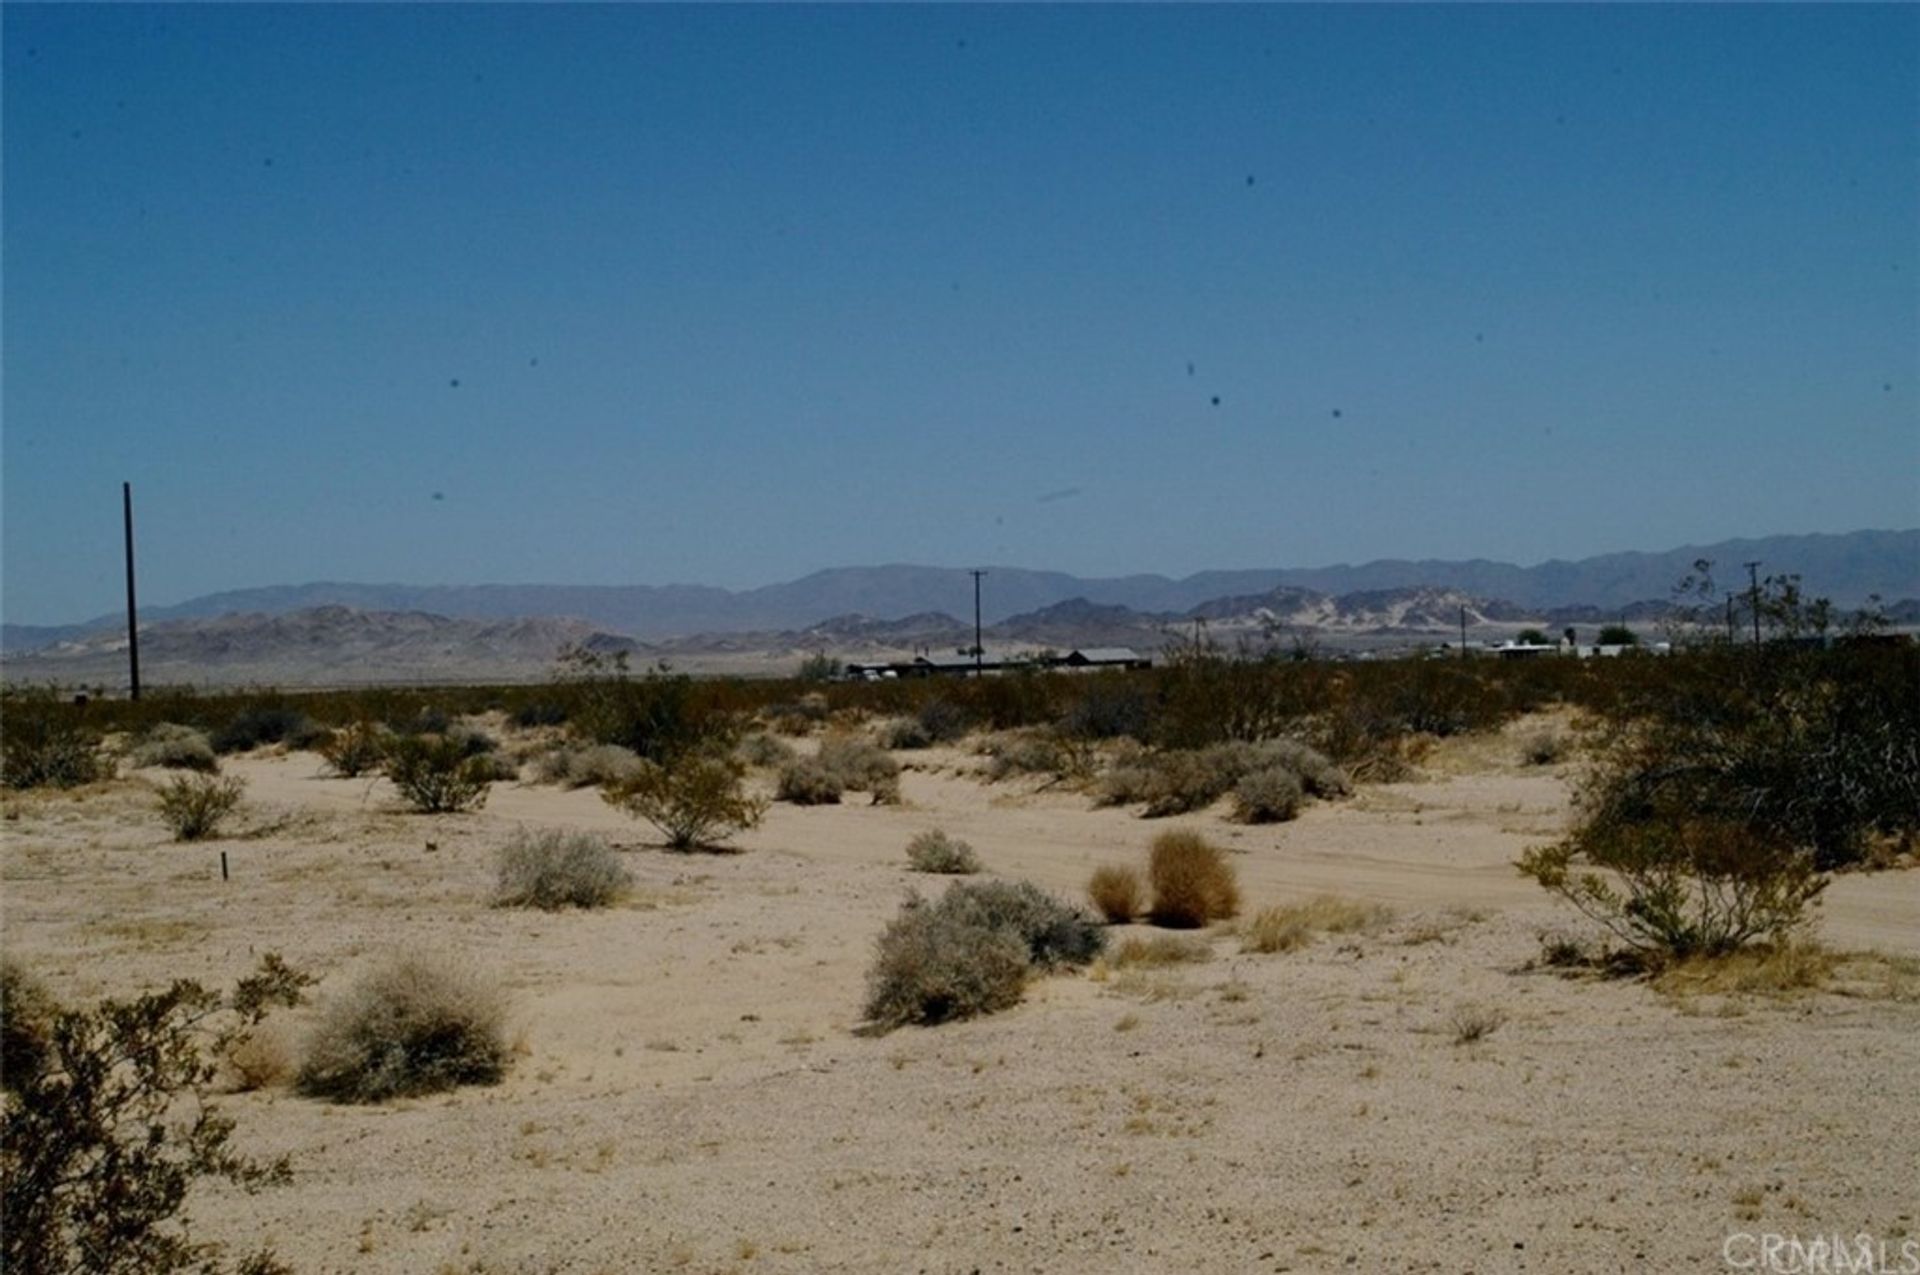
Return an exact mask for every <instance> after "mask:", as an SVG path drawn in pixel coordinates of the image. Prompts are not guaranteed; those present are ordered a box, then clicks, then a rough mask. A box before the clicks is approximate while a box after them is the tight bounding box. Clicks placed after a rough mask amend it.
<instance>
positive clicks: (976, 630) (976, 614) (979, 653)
mask: <svg viewBox="0 0 1920 1275" xmlns="http://www.w3.org/2000/svg"><path fill="white" fill-rule="evenodd" d="M985 574H987V573H986V572H984V571H979V570H976V571H974V572H973V672H974V675H975V676H978V675H979V674H980V673H981V672H982V666H981V659H982V657H983V655H984V648H983V647H981V645H980V577H981V576H983V575H985Z"/></svg>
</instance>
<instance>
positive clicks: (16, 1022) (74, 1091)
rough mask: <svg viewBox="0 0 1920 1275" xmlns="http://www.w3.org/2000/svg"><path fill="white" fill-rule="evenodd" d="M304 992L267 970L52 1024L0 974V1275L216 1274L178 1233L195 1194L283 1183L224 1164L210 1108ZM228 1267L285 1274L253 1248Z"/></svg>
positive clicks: (46, 1008)
mask: <svg viewBox="0 0 1920 1275" xmlns="http://www.w3.org/2000/svg"><path fill="white" fill-rule="evenodd" d="M0 968H4V967H0ZM310 982H311V980H310V979H308V978H306V977H305V976H304V975H300V974H297V973H295V972H293V971H291V970H289V969H287V967H286V966H285V965H283V964H282V963H281V962H280V960H279V958H278V957H274V956H268V957H266V958H264V959H263V960H262V962H261V966H260V969H259V972H258V973H256V974H254V975H252V976H250V977H248V978H246V979H243V980H241V981H240V983H239V984H238V985H237V986H236V987H235V989H234V990H233V991H232V992H231V993H229V994H226V995H220V994H217V993H214V992H211V991H208V990H207V989H205V988H203V987H202V986H201V985H199V984H198V983H194V982H191V981H189V980H184V979H183V980H180V981H178V982H175V983H174V984H172V985H171V986H170V987H168V988H167V989H165V990H164V991H159V992H152V993H148V994H147V995H144V996H140V997H137V998H135V999H133V1000H126V1001H114V1000H109V1001H102V1002H101V1003H100V1004H98V1005H96V1006H93V1007H91V1008H85V1009H67V1010H57V1009H55V1008H54V1007H53V1006H52V1005H51V1004H50V1002H46V1001H44V1000H43V999H40V998H39V994H37V993H25V992H23V990H22V989H23V987H24V986H25V981H24V980H23V979H22V977H21V976H20V975H19V974H18V973H17V972H15V973H14V974H12V975H8V976H6V977H5V978H4V981H3V982H0V1020H4V1021H3V1022H0V1026H4V1028H5V1031H4V1036H5V1037H6V1040H7V1043H8V1057H7V1060H6V1064H5V1098H4V1102H0V1135H3V1136H0V1213H3V1214H4V1216H5V1218H6V1226H5V1227H4V1228H0V1267H4V1269H6V1270H9V1271H21V1272H36V1273H37V1272H57V1271H138V1272H161V1271H182V1270H194V1271H199V1272H202V1273H203V1275H205V1273H207V1272H214V1271H219V1270H223V1269H226V1267H225V1266H224V1264H223V1260H222V1259H223V1256H224V1255H223V1252H222V1250H221V1247H220V1246H219V1245H217V1244H211V1243H206V1242H202V1241H196V1240H194V1239H193V1238H192V1236H191V1234H190V1232H189V1231H188V1229H187V1227H186V1226H185V1224H184V1223H182V1222H181V1221H180V1215H181V1213H182V1211H183V1209H184V1208H185V1206H186V1205H187V1203H188V1196H189V1195H190V1193H191V1192H192V1189H193V1187H194V1186H195V1185H196V1184H197V1183H199V1182H200V1181H202V1180H204V1179H207V1178H218V1179H223V1180H225V1181H227V1182H230V1183H233V1184H235V1185H237V1186H239V1187H241V1188H242V1189H243V1190H246V1191H248V1192H254V1191H258V1190H260V1189H261V1188H263V1187H266V1186H269V1185H274V1184H278V1183H281V1182H285V1181H286V1180H288V1178H289V1177H290V1176H291V1169H290V1167H289V1165H288V1163H287V1161H286V1160H284V1159H281V1160H277V1161H273V1162H267V1163H262V1162H259V1161H255V1160H251V1159H249V1158H247V1157H245V1156H242V1155H240V1154H239V1153H237V1152H235V1151H234V1150H233V1149H232V1148H231V1147H230V1146H229V1145H228V1139H229V1137H230V1136H231V1134H232V1132H233V1121H232V1120H230V1119H229V1118H227V1117H226V1116H223V1115H222V1114H220V1112H219V1110H218V1109H217V1108H215V1107H214V1106H213V1105H211V1104H210V1103H209V1102H208V1101H207V1099H208V1097H209V1095H210V1093H211V1089H212V1085H213V1082H214V1079H215V1077H216V1075H217V1074H218V1071H219V1058H220V1057H221V1055H222V1054H223V1052H224V1051H225V1049H226V1048H227V1046H228V1044H229V1043H230V1042H231V1041H232V1040H234V1039H235V1038H236V1036H237V1035H238V1034H239V1033H242V1032H245V1031H247V1030H250V1029H251V1028H253V1027H254V1026H255V1025H257V1024H258V1023H259V1022H260V1021H261V1020H262V1019H263V1018H264V1017H265V1016H266V1014H267V1012H268V1011H269V1010H270V1009H271V1008H272V1007H273V1006H275V1005H291V1004H294V1003H296V1002H298V1000H299V999H300V993H301V989H302V988H303V987H304V986H306V985H307V984H308V983H310ZM29 1016H30V1017H29ZM22 1051H26V1052H24V1053H23V1052H22ZM22 1057H24V1058H25V1059H27V1060H28V1061H27V1062H26V1063H25V1064H24V1065H16V1060H18V1059H20V1058H22ZM234 1269H236V1270H238V1271H240V1272H242V1273H243V1275H245V1273H251V1275H268V1273H269V1272H284V1271H285V1270H286V1268H285V1267H283V1266H281V1265H280V1264H279V1263H278V1262H276V1261H274V1260H273V1258H272V1255H271V1254H270V1253H269V1252H267V1251H264V1250H262V1251H260V1252H257V1253H254V1254H251V1255H249V1256H247V1257H246V1258H244V1259H242V1260H241V1261H240V1262H239V1263H238V1265H237V1266H236V1267H235V1268H234Z"/></svg>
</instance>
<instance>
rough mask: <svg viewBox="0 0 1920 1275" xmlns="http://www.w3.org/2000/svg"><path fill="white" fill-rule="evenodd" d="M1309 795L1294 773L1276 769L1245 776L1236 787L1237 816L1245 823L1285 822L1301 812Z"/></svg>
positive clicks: (1235, 807) (1235, 812)
mask: <svg viewBox="0 0 1920 1275" xmlns="http://www.w3.org/2000/svg"><path fill="white" fill-rule="evenodd" d="M1305 798H1306V793H1305V791H1304V790H1303V789H1302V788H1301V786H1300V778H1299V776H1297V775H1295V774H1294V773H1293V772H1292V771H1290V770H1284V769H1282V768H1281V767H1279V766H1272V767H1269V768H1267V769H1266V770H1256V771H1254V772H1253V773H1251V774H1247V775H1242V776H1241V777H1240V782H1239V783H1237V784H1235V785H1234V786H1233V814H1234V818H1236V819H1238V820H1239V821H1240V822H1241V823H1283V822H1285V821H1286V820H1289V819H1292V818H1295V817H1297V816H1298V815H1299V813H1300V803H1301V802H1302V801H1303V800H1305Z"/></svg>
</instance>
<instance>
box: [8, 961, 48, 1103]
mask: <svg viewBox="0 0 1920 1275" xmlns="http://www.w3.org/2000/svg"><path fill="white" fill-rule="evenodd" d="M59 1016H60V1003H59V1002H58V1001H56V1000H54V998H53V996H52V994H51V993H49V992H48V991H47V989H46V986H45V985H44V984H43V983H41V982H40V980H39V979H37V978H35V977H34V976H33V975H32V974H31V973H29V972H28V971H27V968H26V966H24V965H22V964H21V963H20V962H19V961H17V960H15V959H14V958H13V957H11V956H7V957H0V1087H4V1088H5V1091H6V1092H8V1093H14V1094H17V1093H20V1092H22V1091H23V1090H25V1089H26V1088H28V1087H29V1086H30V1085H31V1084H32V1083H33V1081H34V1080H35V1079H36V1078H37V1077H38V1076H39V1075H40V1074H41V1073H42V1072H43V1071H45V1070H46V1068H47V1066H48V1064H49V1063H50V1062H51V1061H52V1060H53V1057H54V1040H53V1032H54V1023H55V1021H56V1020H57V1019H58V1018H59Z"/></svg>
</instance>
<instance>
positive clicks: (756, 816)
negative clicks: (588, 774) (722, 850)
mask: <svg viewBox="0 0 1920 1275" xmlns="http://www.w3.org/2000/svg"><path fill="white" fill-rule="evenodd" d="M600 795H601V796H602V797H603V798H605V799H606V801H607V802H608V803H609V804H610V805H614V806H618V807H619V808H620V809H621V810H624V811H626V812H627V813H628V814H630V815H633V816H635V817H636V818H639V819H644V820H646V821H647V822H648V823H650V824H652V825H653V826H654V827H655V828H657V829H659V831H660V834H661V835H662V836H664V837H665V838H666V839H667V845H668V846H670V847H671V848H673V849H675V850H695V849H700V848H702V847H705V848H714V847H717V846H719V845H720V844H721V843H723V842H724V841H725V840H726V839H727V838H728V837H730V836H732V835H733V834H734V833H735V832H739V831H741V830H744V829H747V828H752V827H754V826H755V825H757V824H758V823H759V822H760V818H761V816H762V815H764V814H765V813H766V803H765V802H764V801H761V800H760V799H758V798H755V797H749V796H748V795H747V792H746V767H745V766H744V765H743V764H742V763H741V762H740V760H739V759H738V758H736V757H734V756H733V755H732V754H730V753H724V752H721V751H720V750H719V749H718V748H713V749H708V750H706V751H702V752H692V753H685V754H683V755H681V756H680V757H678V758H676V759H675V760H674V761H673V762H672V763H671V764H670V765H661V764H660V763H658V762H642V763H641V766H640V770H639V773H637V774H635V775H634V776H633V777H632V778H630V779H626V780H622V781H620V782H619V783H614V784H609V785H608V786H607V787H606V788H604V789H602V790H601V794H600Z"/></svg>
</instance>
